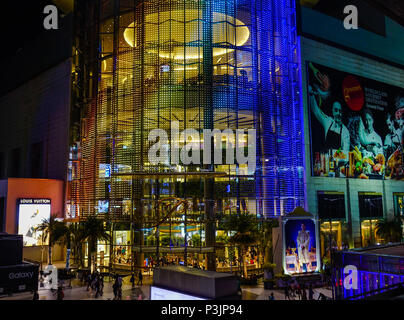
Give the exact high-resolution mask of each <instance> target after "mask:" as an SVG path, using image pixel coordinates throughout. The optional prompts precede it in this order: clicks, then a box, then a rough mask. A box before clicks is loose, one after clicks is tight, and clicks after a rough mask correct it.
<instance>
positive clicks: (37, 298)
mask: <svg viewBox="0 0 404 320" xmlns="http://www.w3.org/2000/svg"><path fill="white" fill-rule="evenodd" d="M32 300H39V294H38V291H37V290H35V292H34V296H33V298H32Z"/></svg>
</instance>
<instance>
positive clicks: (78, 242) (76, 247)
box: [60, 223, 84, 269]
mask: <svg viewBox="0 0 404 320" xmlns="http://www.w3.org/2000/svg"><path fill="white" fill-rule="evenodd" d="M60 240H61V242H62V243H63V244H64V245H65V246H66V251H67V252H66V269H69V265H70V253H72V255H73V256H74V262H75V263H76V265H79V264H80V262H81V257H82V254H81V251H82V245H83V240H84V228H83V226H82V225H81V224H79V223H70V224H69V225H65V227H64V230H63V235H62V237H61V239H60ZM80 266H81V265H80Z"/></svg>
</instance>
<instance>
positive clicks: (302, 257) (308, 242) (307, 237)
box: [284, 219, 317, 274]
mask: <svg viewBox="0 0 404 320" xmlns="http://www.w3.org/2000/svg"><path fill="white" fill-rule="evenodd" d="M284 236H285V266H286V272H287V273H289V274H295V273H307V272H314V271H316V269H317V251H316V227H315V224H314V222H313V220H310V219H299V220H288V221H286V222H285V234H284Z"/></svg>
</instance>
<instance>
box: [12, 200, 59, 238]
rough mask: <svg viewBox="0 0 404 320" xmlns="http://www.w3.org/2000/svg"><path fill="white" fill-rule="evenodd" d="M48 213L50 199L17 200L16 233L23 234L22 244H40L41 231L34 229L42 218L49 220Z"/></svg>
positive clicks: (49, 212)
mask: <svg viewBox="0 0 404 320" xmlns="http://www.w3.org/2000/svg"><path fill="white" fill-rule="evenodd" d="M50 214H51V200H50V199H19V200H18V234H22V235H23V243H24V246H36V245H40V244H41V235H42V232H41V231H38V230H36V229H37V227H38V225H40V224H41V223H42V221H43V220H49V218H50Z"/></svg>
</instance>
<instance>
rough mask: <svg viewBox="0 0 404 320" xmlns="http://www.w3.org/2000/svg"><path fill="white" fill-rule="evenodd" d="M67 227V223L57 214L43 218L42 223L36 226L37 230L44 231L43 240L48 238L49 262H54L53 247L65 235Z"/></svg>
mask: <svg viewBox="0 0 404 320" xmlns="http://www.w3.org/2000/svg"><path fill="white" fill-rule="evenodd" d="M65 228H66V226H65V224H64V223H63V222H61V221H58V220H57V215H52V216H50V218H49V219H43V220H42V223H41V224H40V225H38V226H37V227H36V230H37V231H42V241H43V242H46V241H47V240H48V263H49V264H52V247H53V246H54V245H55V243H57V242H58V241H59V240H60V239H61V238H62V237H63V235H64V233H65ZM41 263H42V262H41Z"/></svg>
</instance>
